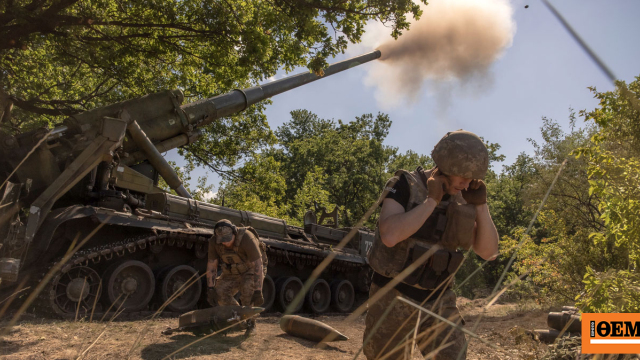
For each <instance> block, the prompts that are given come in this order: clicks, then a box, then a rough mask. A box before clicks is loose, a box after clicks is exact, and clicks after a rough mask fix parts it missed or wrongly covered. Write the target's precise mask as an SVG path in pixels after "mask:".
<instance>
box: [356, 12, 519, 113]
mask: <svg viewBox="0 0 640 360" xmlns="http://www.w3.org/2000/svg"><path fill="white" fill-rule="evenodd" d="M422 9H423V14H422V17H421V18H420V20H419V21H417V22H416V21H414V22H413V23H412V25H411V29H410V30H409V31H406V32H405V33H404V34H403V35H402V36H400V37H399V38H398V40H394V39H392V38H390V37H387V38H386V39H388V40H384V39H382V40H383V42H382V43H381V44H379V45H378V44H376V45H378V46H377V48H378V49H379V50H380V51H381V52H382V57H381V59H380V61H377V62H376V63H375V64H373V66H371V67H370V71H369V73H368V75H367V77H366V78H365V83H366V84H367V85H373V86H376V87H377V93H376V98H377V100H378V101H379V102H380V103H381V105H383V106H384V107H393V106H398V105H400V104H401V103H402V102H405V101H407V102H413V101H415V100H416V98H417V95H418V94H420V91H421V89H422V87H423V85H424V84H425V83H430V84H431V85H434V86H436V87H441V86H439V84H440V85H442V84H443V82H446V83H449V82H451V81H454V82H459V83H461V84H463V85H464V84H468V85H473V87H474V88H475V89H479V88H482V87H483V85H486V84H487V83H490V82H491V76H490V74H489V73H488V70H489V67H490V65H491V64H492V63H493V62H494V61H495V60H496V59H498V58H499V57H500V56H501V55H502V53H503V52H504V50H505V49H506V48H508V47H509V46H510V45H511V42H512V39H513V35H514V33H515V23H514V22H513V21H512V19H511V16H512V12H513V11H512V9H511V6H510V4H509V2H508V0H432V1H430V2H429V5H428V6H423V8H422ZM387 32H388V29H387ZM372 33H373V34H376V33H377V34H380V32H379V31H373V32H372ZM377 40H378V41H380V37H378V39H377ZM365 41H366V39H365ZM445 88H450V84H448V85H446V86H445ZM471 91H473V90H471ZM441 95H442V94H441Z"/></svg>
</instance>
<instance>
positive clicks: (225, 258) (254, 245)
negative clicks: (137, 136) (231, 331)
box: [207, 219, 267, 335]
mask: <svg viewBox="0 0 640 360" xmlns="http://www.w3.org/2000/svg"><path fill="white" fill-rule="evenodd" d="M264 250H265V249H264V245H263V244H262V242H260V238H259V237H258V234H257V233H256V231H255V230H254V229H253V228H252V227H236V226H235V225H233V224H232V223H231V221H229V220H226V219H223V220H220V221H218V222H217V223H216V225H215V227H214V234H213V237H212V238H211V239H210V240H209V260H208V262H207V284H208V287H209V288H208V292H207V300H208V301H209V304H211V306H217V305H238V302H237V301H236V299H235V298H234V296H235V295H236V294H237V293H238V292H240V303H241V305H242V306H261V305H262V304H263V303H264V298H263V297H262V282H263V280H264V276H265V274H266V270H267V268H266V256H265V254H264ZM263 261H264V263H263ZM218 265H220V266H221V267H222V275H221V276H220V277H219V278H217V273H218ZM255 326H256V322H255V319H250V320H247V331H246V334H245V335H252V334H253V333H254V331H255Z"/></svg>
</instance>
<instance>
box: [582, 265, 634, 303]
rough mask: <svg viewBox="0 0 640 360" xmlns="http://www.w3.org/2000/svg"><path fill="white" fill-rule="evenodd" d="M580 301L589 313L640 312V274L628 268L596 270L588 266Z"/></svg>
mask: <svg viewBox="0 0 640 360" xmlns="http://www.w3.org/2000/svg"><path fill="white" fill-rule="evenodd" d="M584 283H585V289H584V293H583V294H582V296H580V299H581V301H580V302H579V303H578V305H579V306H580V308H581V309H582V311H583V312H588V313H637V312H640V275H639V274H638V273H637V272H632V271H627V270H614V269H610V270H609V271H606V272H596V271H595V270H593V269H591V268H587V273H586V274H585V276H584Z"/></svg>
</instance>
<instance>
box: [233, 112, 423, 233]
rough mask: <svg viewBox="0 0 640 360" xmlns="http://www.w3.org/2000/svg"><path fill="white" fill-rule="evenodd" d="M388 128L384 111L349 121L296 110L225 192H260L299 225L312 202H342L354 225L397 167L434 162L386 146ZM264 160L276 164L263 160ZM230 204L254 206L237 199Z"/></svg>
mask: <svg viewBox="0 0 640 360" xmlns="http://www.w3.org/2000/svg"><path fill="white" fill-rule="evenodd" d="M390 126H391V120H390V119H389V117H388V116H387V115H384V114H378V115H377V116H375V117H374V116H373V114H365V115H362V116H359V117H356V119H354V120H353V121H351V122H348V123H345V122H343V121H341V120H338V121H334V120H326V119H321V118H319V117H318V116H317V115H315V114H313V113H311V112H309V111H306V110H296V111H292V112H291V121H289V122H287V123H285V124H284V125H282V126H281V127H279V128H278V129H277V131H276V132H275V136H276V138H277V141H278V142H277V145H275V146H270V147H267V148H266V149H264V151H263V152H262V154H261V155H260V156H257V157H255V158H254V160H253V161H249V162H246V163H245V164H244V165H243V167H242V168H240V170H239V173H240V176H239V177H238V178H237V179H232V178H230V179H229V180H227V181H226V182H225V184H224V185H223V188H222V190H221V191H224V193H225V194H227V198H228V199H231V197H232V196H233V197H234V199H235V197H242V198H246V197H251V196H257V199H260V200H261V201H262V202H265V203H270V204H274V205H275V206H277V207H278V208H279V209H280V210H281V213H286V214H287V215H286V216H281V217H285V218H288V219H290V221H291V222H292V223H294V224H299V223H301V221H302V219H303V216H304V213H305V212H306V211H307V210H309V209H314V208H315V204H314V202H315V203H317V204H318V206H319V207H325V208H326V210H327V211H332V210H333V208H334V207H335V206H338V208H339V224H340V225H341V226H352V225H354V224H355V223H356V222H357V221H358V220H360V218H361V217H362V215H363V214H364V213H365V212H366V211H367V210H368V209H369V207H370V206H372V205H374V204H375V203H376V201H377V200H378V196H379V195H380V191H381V189H382V187H383V186H384V183H385V182H386V180H387V179H388V178H390V177H391V176H392V172H394V171H395V170H396V167H397V166H403V167H404V166H408V167H409V168H415V167H416V166H417V165H422V166H430V165H431V164H432V162H431V159H430V158H428V157H427V156H424V155H418V154H416V153H413V152H408V153H406V154H398V153H397V149H396V148H392V147H389V146H386V145H384V144H383V141H384V139H385V138H386V136H387V134H388V131H389V127H390ZM266 159H272V160H270V161H273V162H275V163H277V166H273V167H272V166H271V165H269V164H270V163H269V162H267V163H264V161H265V160H266ZM258 168H259V169H260V171H265V172H268V173H269V174H271V177H270V178H265V177H262V178H260V177H259V174H257V173H256V172H255V171H252V170H250V169H258ZM246 184H252V185H250V186H248V185H246ZM263 188H267V190H266V191H263V190H262V189H263ZM240 193H243V194H242V195H241V194H240ZM249 193H250V194H251V195H249ZM228 204H229V205H230V206H233V207H236V208H241V209H243V210H251V209H249V208H243V207H239V206H240V204H239V203H236V202H231V201H229V203H228ZM375 221H376V217H375V216H374V217H372V218H371V219H368V221H367V222H366V225H367V226H369V227H373V226H374V225H375Z"/></svg>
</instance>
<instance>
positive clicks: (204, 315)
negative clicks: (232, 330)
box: [178, 305, 264, 332]
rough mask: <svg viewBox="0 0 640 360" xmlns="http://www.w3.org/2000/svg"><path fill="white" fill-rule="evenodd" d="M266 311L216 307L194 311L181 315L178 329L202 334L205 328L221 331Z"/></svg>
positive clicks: (250, 308)
mask: <svg viewBox="0 0 640 360" xmlns="http://www.w3.org/2000/svg"><path fill="white" fill-rule="evenodd" d="M263 311H264V308H261V307H251V306H238V305H227V306H215V307H212V308H208V309H201V310H193V311H189V312H188V313H185V314H182V315H180V318H179V319H178V329H180V330H181V331H192V329H193V330H195V331H198V332H202V331H203V329H204V328H208V329H210V330H214V331H216V330H221V329H224V328H226V327H229V326H231V325H233V324H237V323H240V322H242V321H244V320H247V319H249V318H250V317H252V316H253V315H256V314H259V313H261V312H263Z"/></svg>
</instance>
